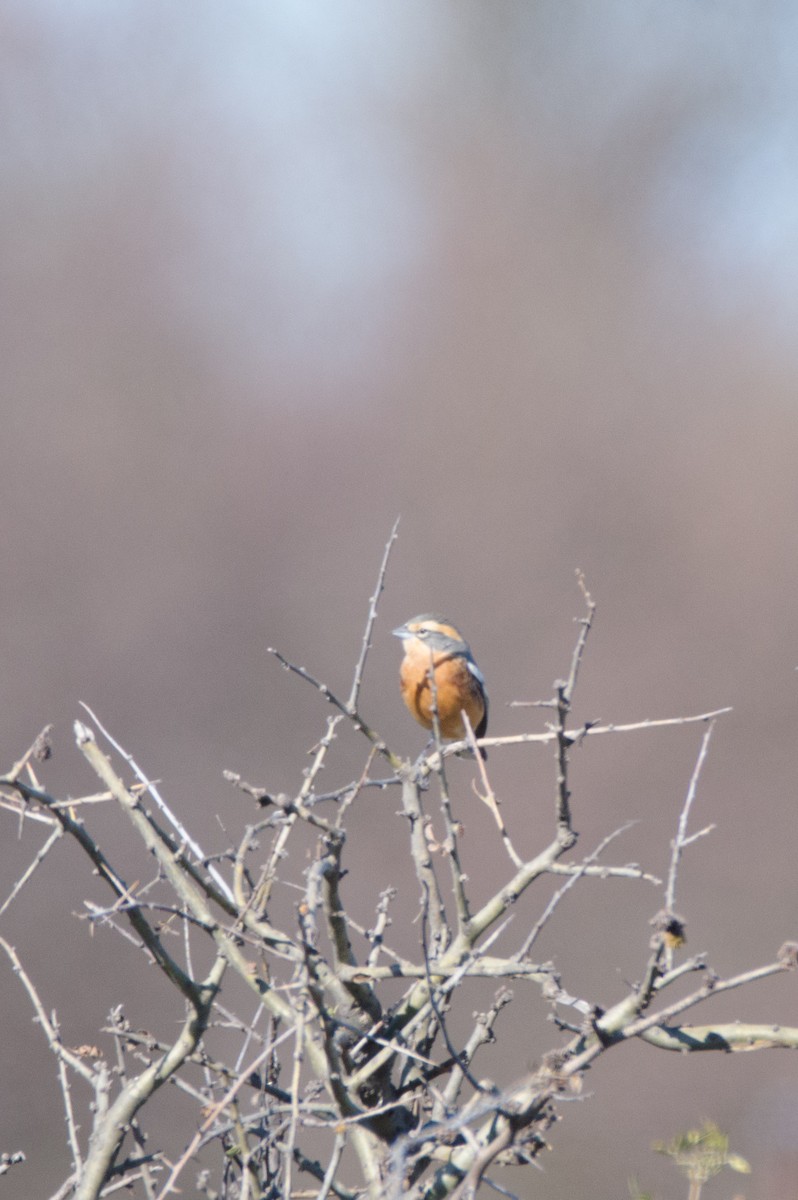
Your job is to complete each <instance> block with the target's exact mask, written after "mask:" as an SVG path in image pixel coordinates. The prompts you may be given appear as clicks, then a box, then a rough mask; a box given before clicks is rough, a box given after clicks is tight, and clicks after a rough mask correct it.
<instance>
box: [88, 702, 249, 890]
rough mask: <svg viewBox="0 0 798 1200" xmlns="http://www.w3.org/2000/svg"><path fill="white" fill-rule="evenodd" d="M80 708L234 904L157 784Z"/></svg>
mask: <svg viewBox="0 0 798 1200" xmlns="http://www.w3.org/2000/svg"><path fill="white" fill-rule="evenodd" d="M80 706H81V708H83V709H85V710H86V712H87V713H88V714H89V716H90V717H91V719H92V721H93V722H94V724H95V725H96V726H97V728H98V729H99V731H100V733H101V734H102V735H103V737H104V738H105V739H106V740H107V741H109V742H110V743H111V745H112V746H113V748H114V750H116V752H117V754H119V755H121V756H122V758H123V759H124V760H125V762H126V763H127V764H128V766H129V767H130V769H131V771H132V772H133V774H134V775H135V776H136V778H137V779H138V780H139V781H140V782H141V784H142V785H143V786H144V788H145V789H146V790H147V792H148V793H149V795H150V796H151V797H152V799H153V800H154V801H155V803H156V805H157V806H158V808H159V809H160V810H161V812H162V813H163V815H164V816H165V817H166V819H167V821H168V822H169V824H170V825H171V826H172V828H173V829H174V830H175V832H176V833H177V835H178V837H179V838H180V840H181V841H183V842H185V844H186V845H187V846H188V847H189V849H190V850H191V853H192V854H193V855H194V856H195V857H196V858H197V860H198V861H199V862H201V863H204V864H205V869H206V870H207V872H208V874H209V875H210V876H211V878H212V879H213V881H214V883H215V884H216V886H217V887H218V888H219V890H220V891H221V892H222V894H223V895H224V896H225V897H226V898H227V899H228V900H229V902H230V903H231V904H232V903H234V900H233V893H232V891H231V889H230V885H229V883H228V882H227V880H226V879H225V878H224V876H223V875H220V874H219V872H218V871H217V870H216V868H215V867H214V866H213V864H212V863H209V862H208V859H207V855H206V854H204V853H203V850H202V847H201V846H200V845H199V843H198V842H197V841H196V840H195V838H193V837H192V836H191V834H190V833H189V832H188V830H187V829H186V827H185V826H184V825H183V823H182V821H180V820H179V818H178V817H176V816H175V814H174V813H173V812H172V810H171V808H170V807H169V805H168V804H167V803H166V801H165V800H164V798H163V796H162V795H161V793H160V792H159V791H158V788H157V787H156V786H155V784H154V783H153V782H152V781H151V780H149V779H148V778H147V776H146V775H145V774H144V772H143V771H142V770H141V769H140V768H139V766H138V765H137V763H136V762H135V760H134V759H133V756H132V755H131V754H128V752H127V750H125V749H124V747H122V746H120V744H119V742H117V741H116V740H115V739H114V738H113V737H112V736H111V734H110V733H109V732H108V730H107V729H106V728H105V726H104V725H103V724H102V722H101V721H100V720H99V719H98V717H97V716H96V714H95V713H93V712H92V710H91V709H90V708H89V706H88V704H84V703H83V701H82V700H81V702H80Z"/></svg>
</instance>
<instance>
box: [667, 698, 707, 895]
mask: <svg viewBox="0 0 798 1200" xmlns="http://www.w3.org/2000/svg"><path fill="white" fill-rule="evenodd" d="M714 728H715V722H714V721H712V722H711V724H710V726H709V728H708V729H707V731H706V733H705V734H704V736H703V738H702V739H701V748H700V749H699V751H698V758H697V759H696V764H695V767H694V768H693V774H692V775H691V777H690V786H689V787H688V789H687V795H686V796H685V799H684V804H683V805H682V811H681V813H680V814H679V825H678V828H677V830H676V837H675V838H674V839H673V842H672V850H671V863H670V868H669V870H668V883H667V886H666V888H665V908H666V911H667V912H673V907H674V903H675V896H676V876H677V874H678V871H679V862H680V861H681V857H682V851H683V850H684V847H685V846H686V845H687V844H688V841H691V840H693V839H692V838H691V839H688V838H687V836H686V835H687V822H688V820H689V818H690V810H691V808H692V807H693V801H694V800H695V794H696V789H697V788H698V779H699V776H700V775H701V768H702V767H703V765H704V760H705V759H706V756H707V748H708V746H709V739H710V738H711V737H712V731H713V729H714ZM702 832H703V831H702Z"/></svg>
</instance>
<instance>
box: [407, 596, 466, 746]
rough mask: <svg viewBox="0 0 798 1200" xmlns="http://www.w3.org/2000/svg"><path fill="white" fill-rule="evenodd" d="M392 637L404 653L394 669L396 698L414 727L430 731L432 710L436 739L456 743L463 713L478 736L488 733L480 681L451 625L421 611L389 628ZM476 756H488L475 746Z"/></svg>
mask: <svg viewBox="0 0 798 1200" xmlns="http://www.w3.org/2000/svg"><path fill="white" fill-rule="evenodd" d="M393 635H394V637H398V638H401V640H402V646H403V648H404V652H405V656H404V658H403V659H402V665H401V668H400V670H399V681H400V685H401V689H402V699H403V700H404V702H405V704H406V705H407V708H408V711H409V712H410V714H411V716H413V717H415V719H416V720H417V721H418V723H419V725H423V726H424V728H425V729H432V728H433V727H434V726H433V717H432V713H433V707H437V710H438V725H439V728H440V731H441V737H442V738H447V739H448V740H450V741H460V740H461V739H463V738H465V736H466V729H465V725H464V724H463V713H464V712H465V714H466V715H467V717H468V720H469V721H470V723H471V728H472V729H473V730H474V733H475V734H476V736H477V737H478V738H481V737H484V736H485V734H486V733H487V731H488V693H487V692H486V690H485V677H484V675H483V674H482V672H481V671H480V669H479V667H478V666H477V664H476V663H475V662H474V658H473V655H472V654H471V647H470V646H469V644H468V642H467V641H466V640H465V638H464V637H463V635H462V634H461V633H460V631H459V630H458V629H457V627H456V626H455V625H453V624H452V622H451V621H450V620H449V619H448V617H443V616H441V615H440V613H422V614H421V615H420V616H418V617H412V618H411V619H410V620H409V621H406V622H405V623H404V625H400V626H399V628H398V629H394V631H393ZM431 672H434V679H435V699H433V689H432V686H431V684H430V674H431ZM479 752H480V754H481V755H482V757H483V758H487V757H488V756H487V754H486V753H485V751H484V750H483V749H482V748H481V747H480V750H479Z"/></svg>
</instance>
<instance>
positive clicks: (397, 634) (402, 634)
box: [391, 625, 412, 638]
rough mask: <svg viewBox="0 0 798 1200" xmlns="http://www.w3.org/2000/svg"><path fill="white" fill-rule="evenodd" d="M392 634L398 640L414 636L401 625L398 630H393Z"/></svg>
mask: <svg viewBox="0 0 798 1200" xmlns="http://www.w3.org/2000/svg"><path fill="white" fill-rule="evenodd" d="M391 634H392V636H393V637H398V638H407V637H411V636H412V634H411V633H410V630H409V629H408V628H407V626H406V625H400V626H399V628H398V629H392V630H391Z"/></svg>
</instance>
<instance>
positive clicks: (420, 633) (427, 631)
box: [416, 629, 432, 638]
mask: <svg viewBox="0 0 798 1200" xmlns="http://www.w3.org/2000/svg"><path fill="white" fill-rule="evenodd" d="M431 632H432V630H430V629H419V630H417V631H416V637H420V638H426V637H429V635H430V633H431Z"/></svg>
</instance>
